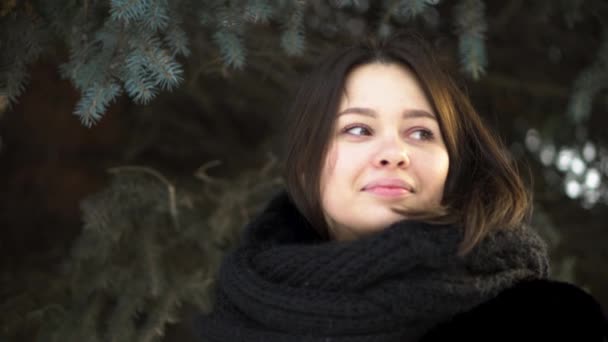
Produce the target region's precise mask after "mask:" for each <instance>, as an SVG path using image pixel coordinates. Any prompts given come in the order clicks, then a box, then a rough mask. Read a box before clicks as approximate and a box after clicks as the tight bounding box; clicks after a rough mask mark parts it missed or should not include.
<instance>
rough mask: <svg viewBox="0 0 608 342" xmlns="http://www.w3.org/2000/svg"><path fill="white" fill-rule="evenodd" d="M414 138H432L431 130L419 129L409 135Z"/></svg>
mask: <svg viewBox="0 0 608 342" xmlns="http://www.w3.org/2000/svg"><path fill="white" fill-rule="evenodd" d="M411 136H412V137H413V138H414V139H416V140H431V139H433V132H431V131H429V130H426V129H419V130H416V131H414V132H413V133H412V135H411Z"/></svg>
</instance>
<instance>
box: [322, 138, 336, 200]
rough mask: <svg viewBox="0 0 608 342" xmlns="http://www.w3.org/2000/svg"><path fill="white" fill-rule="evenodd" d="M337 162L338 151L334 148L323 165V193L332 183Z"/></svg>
mask: <svg viewBox="0 0 608 342" xmlns="http://www.w3.org/2000/svg"><path fill="white" fill-rule="evenodd" d="M336 160H338V151H337V149H336V148H334V147H330V149H329V151H327V156H326V157H325V162H324V163H323V169H322V171H321V181H320V184H321V193H323V190H324V189H325V188H326V186H327V185H329V184H331V183H332V178H333V175H334V172H335V170H336Z"/></svg>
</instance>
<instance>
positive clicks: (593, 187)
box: [0, 0, 608, 341]
mask: <svg viewBox="0 0 608 342" xmlns="http://www.w3.org/2000/svg"><path fill="white" fill-rule="evenodd" d="M513 3H517V2H513ZM489 5H490V2H487V1H486V2H484V1H482V0H457V1H455V2H452V3H451V4H450V3H449V2H447V1H444V2H440V1H439V0H379V1H370V0H310V1H305V0H293V1H292V0H242V1H237V0H172V1H169V0H105V1H98V0H58V1H42V0H26V1H15V0H0V48H1V49H0V107H1V103H2V101H1V100H4V101H5V102H6V103H8V105H9V106H10V105H14V104H15V103H16V102H17V101H19V97H20V95H21V94H22V93H23V92H24V91H25V89H26V87H27V85H28V82H29V78H30V76H29V71H28V67H29V66H30V65H31V64H32V63H34V62H35V61H36V60H38V59H40V58H42V57H44V56H47V55H51V54H53V55H58V56H62V55H63V53H64V51H67V52H66V53H65V54H66V55H67V56H66V58H65V60H64V61H63V62H62V63H61V64H60V65H58V66H57V67H58V69H59V70H60V73H61V75H62V76H63V77H64V78H66V79H69V80H70V82H71V83H72V84H73V85H74V87H75V88H76V89H78V91H79V92H80V94H81V98H80V101H79V102H78V104H77V105H76V107H75V109H74V114H75V115H76V116H77V118H78V119H79V120H80V121H81V122H82V124H83V125H85V126H87V127H93V126H94V125H95V124H96V123H97V122H99V121H100V120H102V119H103V115H104V114H105V112H106V110H107V108H108V106H109V105H110V104H111V103H112V102H113V101H116V100H117V99H118V98H119V97H120V96H126V97H128V98H129V99H130V100H132V101H133V102H135V103H136V104H139V105H142V106H143V105H148V106H150V105H153V103H154V102H153V101H154V100H155V99H156V98H157V97H158V96H159V94H161V92H170V91H173V90H175V89H177V88H178V87H180V86H182V85H183V83H184V82H185V81H188V80H189V79H195V77H198V74H197V70H200V69H201V68H204V67H205V66H206V65H209V64H214V63H216V61H218V63H221V67H222V69H223V71H225V73H226V75H230V74H231V73H237V72H246V71H247V70H248V67H250V66H251V65H250V64H249V63H251V61H252V60H253V56H255V55H257V54H262V53H271V52H273V53H274V52H275V50H278V51H280V53H281V54H282V55H283V57H284V59H286V60H287V59H289V60H298V58H304V57H305V56H306V54H307V53H309V54H310V55H315V54H317V52H318V50H320V49H321V48H320V46H326V45H322V43H319V42H321V41H323V42H325V44H327V45H331V43H327V42H331V41H334V40H344V39H347V38H349V37H360V36H362V35H365V34H372V35H377V36H386V35H389V34H391V33H393V32H395V31H396V30H399V29H401V28H408V27H417V28H420V29H423V30H426V31H430V32H432V33H438V34H440V35H443V36H447V37H448V38H449V39H451V40H453V41H455V42H457V43H456V44H454V45H455V46H454V51H453V52H454V55H456V56H457V57H458V58H457V60H458V63H459V66H460V68H461V70H462V72H463V75H465V77H469V78H470V79H471V80H473V82H480V81H483V80H484V77H485V76H486V75H487V73H489V70H491V66H492V64H491V63H492V59H491V58H490V56H492V54H491V53H490V52H492V51H491V50H490V49H489V48H488V50H489V51H487V50H486V46H488V44H487V43H488V39H489V38H488V35H490V33H491V32H492V27H493V25H496V26H497V25H500V23H499V22H492V21H490V20H489V17H488V16H487V13H486V11H487V9H486V6H489ZM510 6H517V4H515V5H513V4H507V5H505V8H504V13H501V15H503V16H505V17H508V16H509V13H510V12H509V11H512V9H511V7H510ZM525 6H527V5H525ZM529 6H532V5H529ZM536 6H539V7H542V8H544V9H545V13H546V16H547V17H550V16H560V17H563V22H565V23H566V26H568V27H574V26H575V25H580V24H581V23H583V22H584V21H585V20H586V21H592V22H593V23H595V24H597V25H598V26H599V27H600V29H602V30H604V31H603V32H608V29H607V28H606V27H605V23H604V22H603V21H604V20H603V18H605V17H608V12H607V9H606V6H605V5H604V4H603V2H602V1H599V0H589V1H587V2H585V6H583V2H582V1H561V2H555V1H552V0H551V1H549V0H547V1H540V2H537V5H536ZM446 9H447V10H446ZM524 10H525V9H524ZM446 12H447V13H449V15H446ZM516 15H517V14H515V16H516ZM499 20H500V18H498V19H496V21H499ZM496 26H494V27H496ZM602 39H603V40H602V41H603V43H602V44H601V45H600V47H599V48H598V49H597V50H596V51H594V54H595V55H594V57H593V59H592V61H591V63H590V64H588V65H587V66H586V67H584V68H583V69H581V71H580V74H579V76H578V77H576V79H575V80H574V81H573V82H572V83H573V84H572V93H571V94H569V98H570V101H569V105H568V107H567V109H566V110H565V112H564V113H563V114H565V115H564V120H567V122H571V123H573V124H574V125H576V127H579V128H582V130H583V132H584V131H585V129H584V128H585V127H586V125H587V124H588V120H589V118H590V117H591V113H592V111H593V109H594V108H597V106H598V102H599V101H598V99H601V97H602V96H603V95H605V90H606V87H607V86H608V34H606V33H604V34H603V36H602ZM269 41H270V42H272V43H271V44H268V42H269ZM524 62H525V60H524ZM188 66H191V67H192V66H193V68H190V69H188ZM274 67H276V68H279V66H274ZM594 101H595V102H594ZM594 105H595V107H594ZM1 111H2V110H1V108H0V112H1ZM546 135H547V133H542V132H541V130H530V133H529V135H528V137H527V138H526V146H527V148H528V150H529V151H530V152H531V153H533V154H534V155H536V156H538V158H539V160H540V161H541V162H542V163H543V164H545V165H546V167H547V168H548V169H555V168H557V169H558V171H559V172H560V174H561V176H562V178H560V180H562V181H563V182H564V183H565V184H566V186H570V185H569V184H578V185H579V187H580V189H579V190H578V192H577V195H576V196H574V197H573V198H577V199H579V198H580V199H582V200H583V202H584V203H587V204H589V203H591V204H593V203H597V201H598V199H597V198H596V197H597V196H598V194H599V193H601V191H600V190H601V189H600V188H599V185H597V184H596V183H597V182H600V181H597V182H593V181H591V180H588V179H592V180H593V179H595V178H592V176H593V175H596V176H597V177H596V178H598V179H604V178H605V177H604V176H602V173H601V172H600V171H601V170H602V167H605V166H602V165H603V164H602V163H608V154H607V153H605V148H604V147H602V146H600V144H599V143H597V144H591V143H589V142H588V141H587V140H586V137H585V135H584V134H583V138H581V140H580V141H577V142H576V144H575V145H574V146H572V145H568V146H566V145H562V146H560V145H558V144H555V143H553V142H551V141H549V140H548V139H543V136H546ZM590 144H591V145H590ZM589 146H591V147H589ZM0 147H1V145H0ZM551 148H552V149H553V150H552V152H551ZM589 151H594V152H589ZM602 151H604V152H602ZM602 153H604V154H602ZM577 158H578V160H580V161H584V162H585V163H586V164H584V165H586V168H585V169H584V170H583V171H582V172H581V173H579V172H578V171H577V170H578V169H577V168H576V167H574V166H573V165H574V164H576V163H575V162H573V161H574V160H577ZM562 159H563V160H565V161H566V162H565V164H564V165H565V166H563V168H562V166H560V165H561V164H559V163H557V162H556V160H562ZM545 160H548V162H546V163H545ZM606 165H608V164H606ZM208 166H209V165H207V166H206V167H203V168H202V169H201V170H199V172H198V173H197V176H198V179H199V181H200V182H199V183H193V182H192V181H191V180H185V179H179V180H171V181H169V180H168V179H167V177H166V176H164V175H163V174H161V173H160V172H159V171H156V170H153V169H150V168H143V167H122V168H115V169H112V170H111V172H112V174H113V176H112V181H111V183H110V185H109V186H108V187H107V189H105V190H104V191H102V192H100V193H98V194H95V195H93V196H91V197H88V198H86V199H85V200H84V201H83V202H82V214H83V222H84V225H83V227H82V232H81V234H80V236H79V238H78V239H77V240H76V241H75V243H74V244H73V248H72V253H71V256H70V258H69V259H68V260H66V261H65V264H64V270H65V274H64V275H62V277H59V278H58V279H57V280H54V283H53V284H52V286H49V288H50V290H49V295H48V302H47V303H45V304H44V305H42V306H40V307H37V306H36V305H38V303H25V304H24V303H21V302H19V299H18V298H17V299H14V301H10V302H9V303H8V304H6V305H5V306H2V308H9V309H10V308H12V307H19V306H27V307H28V308H31V307H33V308H34V309H31V310H29V311H27V314H24V315H22V316H20V317H18V318H14V319H12V320H9V319H4V318H5V317H7V315H6V314H5V315H3V314H2V313H0V318H1V319H0V326H1V327H2V330H0V339H3V338H5V336H6V338H7V339H11V337H12V336H14V335H15V334H16V331H18V330H20V329H21V330H25V329H29V328H31V327H35V329H36V331H37V333H36V335H37V336H38V338H39V340H40V341H152V340H160V339H161V338H162V336H163V332H164V328H165V326H166V325H167V324H169V323H173V322H176V321H178V320H179V319H180V317H179V315H180V308H181V307H182V306H183V305H185V304H190V305H195V306H196V307H197V308H198V309H200V310H208V309H209V308H210V303H211V298H210V295H211V291H212V288H213V284H214V279H213V277H214V273H215V271H216V270H217V266H218V265H219V262H220V260H221V257H222V255H223V253H225V252H226V251H227V250H228V249H229V248H231V247H232V246H234V244H235V243H236V241H237V237H238V236H239V233H240V229H242V227H243V224H244V223H245V222H247V220H248V219H249V218H250V216H251V215H253V214H254V213H255V212H256V211H257V210H258V209H259V208H260V205H261V204H263V203H265V200H266V199H267V198H268V196H269V194H270V193H271V192H272V189H274V188H275V186H276V185H277V184H278V183H279V182H278V180H277V174H278V171H277V170H276V165H274V163H272V162H271V163H269V165H267V166H265V167H263V168H262V169H261V170H257V171H256V170H253V171H250V172H248V173H243V174H242V175H241V176H240V177H239V178H238V179H235V180H232V181H230V182H228V181H226V180H219V179H216V178H212V177H209V176H208V175H207V173H206V171H207V168H208ZM592 170H595V171H596V173H593V172H591V171H592ZM606 170H608V168H606ZM604 173H608V172H604ZM590 175H591V176H590ZM590 177H591V178H590ZM573 182H574V183H573ZM600 183H601V182H600ZM602 184H605V182H604V183H602ZM572 186H574V185H572ZM594 196H595V197H594ZM594 198H595V199H594ZM592 200H593V201H592ZM594 201H595V202H594ZM541 209H542V208H541ZM235 213H240V215H235ZM535 219H536V220H537V222H541V224H539V226H543V227H548V228H547V229H546V231H544V232H543V235H545V236H547V237H548V240H549V241H550V242H551V244H552V245H554V246H558V245H559V244H560V242H561V240H560V234H559V232H556V231H555V230H554V229H551V227H552V226H553V224H552V223H551V222H550V220H549V219H547V218H546V217H545V216H544V215H543V211H542V210H537V216H536V217H535ZM560 265H561V267H558V268H557V269H556V272H555V276H556V277H561V278H564V279H567V280H568V279H572V278H573V276H572V267H573V265H574V263H573V259H567V260H564V261H563V263H561V264H560ZM0 280H2V279H0ZM2 281H4V280H2ZM0 283H2V282H0ZM26 304H27V305H26ZM13 305H14V306H13ZM4 311H9V310H4Z"/></svg>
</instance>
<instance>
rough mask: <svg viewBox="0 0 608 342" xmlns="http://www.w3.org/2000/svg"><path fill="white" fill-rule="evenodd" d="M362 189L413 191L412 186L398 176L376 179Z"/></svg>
mask: <svg viewBox="0 0 608 342" xmlns="http://www.w3.org/2000/svg"><path fill="white" fill-rule="evenodd" d="M361 190H362V191H389V192H403V191H407V192H414V188H413V187H412V186H411V185H410V184H409V183H407V182H405V181H404V180H402V179H399V178H384V179H378V180H375V181H373V182H370V183H369V184H367V185H365V186H364V187H363V189H361Z"/></svg>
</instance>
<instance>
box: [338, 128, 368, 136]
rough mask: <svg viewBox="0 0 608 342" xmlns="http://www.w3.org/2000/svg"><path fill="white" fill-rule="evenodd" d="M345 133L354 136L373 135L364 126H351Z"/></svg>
mask: <svg viewBox="0 0 608 342" xmlns="http://www.w3.org/2000/svg"><path fill="white" fill-rule="evenodd" d="M344 132H346V133H348V134H352V135H371V132H370V131H369V129H367V128H365V127H363V126H351V127H348V128H346V129H345V130H344Z"/></svg>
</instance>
